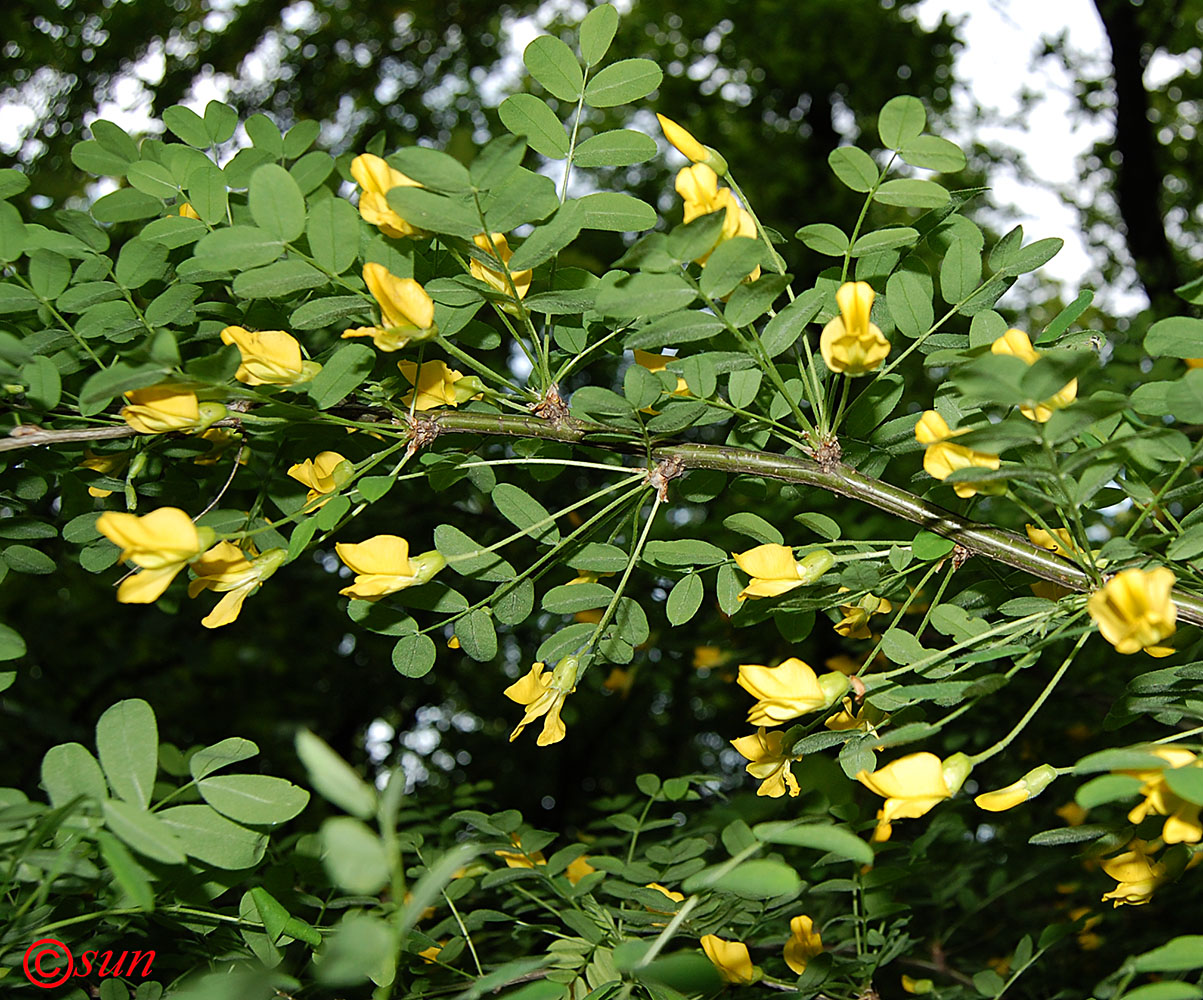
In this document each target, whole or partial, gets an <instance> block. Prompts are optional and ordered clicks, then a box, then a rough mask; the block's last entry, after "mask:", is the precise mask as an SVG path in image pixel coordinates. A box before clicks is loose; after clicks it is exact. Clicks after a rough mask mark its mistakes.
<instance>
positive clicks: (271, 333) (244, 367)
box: [221, 326, 322, 385]
mask: <svg viewBox="0 0 1203 1000" xmlns="http://www.w3.org/2000/svg"><path fill="white" fill-rule="evenodd" d="M221 342H222V343H223V344H236V345H238V351H239V353H240V354H241V355H242V364H240V365H239V366H238V371H236V372H235V373H234V378H236V379H237V380H238V381H239V382H245V383H246V384H247V385H297V384H298V383H300V382H308V381H309V380H310V379H311V378H313V376H314V375H316V374H317V373H318V372H320V371H321V370H322V366H321V365H319V364H318V363H317V362H316V361H305V360H304V359H303V358H302V357H301V345H300V344H299V343H298V342H297V339H296V338H295V337H293V336H292V335H291V334H287V333H285V332H284V331H283V330H259V331H257V332H251V331H250V330H247V329H244V328H243V327H241V326H227V327H226V328H225V329H224V330H222V331H221Z"/></svg>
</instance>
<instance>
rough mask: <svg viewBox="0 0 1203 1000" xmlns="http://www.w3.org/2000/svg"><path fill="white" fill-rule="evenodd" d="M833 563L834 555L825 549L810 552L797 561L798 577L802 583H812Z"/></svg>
mask: <svg viewBox="0 0 1203 1000" xmlns="http://www.w3.org/2000/svg"><path fill="white" fill-rule="evenodd" d="M834 565H835V556H833V555H832V554H831V553H830V552H828V551H827V550H826V549H819V550H818V551H816V552H811V553H809V554H808V555H806V556H804V557H803V558H802V559H800V560H799V561H798V579H799V580H801V581H802V582H803V583H814V582H815V581H816V580H817V579H818V578H819V577H821V576H822V575H823V574H824V573H826V572H827V571H828V570H829V569H831V567H832V566H834Z"/></svg>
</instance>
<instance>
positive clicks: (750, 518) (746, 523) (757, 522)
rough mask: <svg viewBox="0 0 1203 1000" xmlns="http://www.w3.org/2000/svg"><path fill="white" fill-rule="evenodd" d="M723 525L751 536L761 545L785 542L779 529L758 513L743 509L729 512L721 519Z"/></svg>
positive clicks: (730, 529)
mask: <svg viewBox="0 0 1203 1000" xmlns="http://www.w3.org/2000/svg"><path fill="white" fill-rule="evenodd" d="M723 527H724V528H726V529H727V530H728V531H734V532H737V533H738V534H741V535H746V536H747V537H749V538H753V539H755V540H756V541H758V542H760V543H761V544H762V545H784V544H785V537H784V536H783V535H782V534H781V532H780V531H778V530H777V529H776V528H775V527H773V525H771V524H769V522H768V521H766V520H765V519H764V518H763V517H761V516H760V515H759V514H753V513H752V512H751V511H746V510H745V511H740V512H739V513H737V514H731V515H730V516H729V517H726V518H724V519H723Z"/></svg>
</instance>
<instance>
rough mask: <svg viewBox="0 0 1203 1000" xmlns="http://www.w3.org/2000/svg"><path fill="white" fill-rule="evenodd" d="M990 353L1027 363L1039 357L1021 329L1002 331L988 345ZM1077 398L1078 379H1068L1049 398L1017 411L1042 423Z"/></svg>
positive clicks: (1033, 361) (1038, 353)
mask: <svg viewBox="0 0 1203 1000" xmlns="http://www.w3.org/2000/svg"><path fill="white" fill-rule="evenodd" d="M990 353H991V354H1009V355H1010V356H1011V357H1013V358H1019V359H1020V360H1021V361H1026V362H1027V363H1028V364H1029V365H1031V364H1035V363H1036V359H1037V358H1039V357H1040V352H1039V351H1037V350H1036V349H1035V348H1034V347H1033V346H1032V342H1031V340H1030V339H1028V335H1027V334H1026V333H1024V332H1023V331H1022V330H1016V329H1010V330H1008V331H1007V332H1006V333H1004V334H1003V335H1002V336H1001V337H999V338H998V340H996V341H994V343H993V344H991V345H990ZM1077 398H1078V380H1077V379H1076V378H1074V379H1070V380H1069V381H1068V382H1066V383H1065V385H1064V386H1062V388H1060V389H1059V390H1057V393H1056V394H1055V395H1054V396H1052V397H1051V398H1050V399H1046V400H1044V401H1043V402H1040V403H1037V404H1036V405H1035V406H1034V407H1032V406H1021V407H1020V408H1019V412H1020V413H1022V414H1023V415H1024V416H1025V417H1027V418H1028V419H1029V420H1034V421H1036V423H1038V424H1043V423H1044V422H1045V421H1047V420H1048V418H1049V417H1051V416H1052V415H1053V411H1054V410H1060V409H1063V408H1064V407H1066V406H1069V404H1070V403H1072V402H1073V401H1074V400H1075V399H1077Z"/></svg>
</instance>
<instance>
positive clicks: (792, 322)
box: [760, 288, 823, 358]
mask: <svg viewBox="0 0 1203 1000" xmlns="http://www.w3.org/2000/svg"><path fill="white" fill-rule="evenodd" d="M822 307H823V292H822V290H820V289H818V288H810V289H807V290H806V291H805V292H803V293H802V294H801V295H799V296H798V297H797V298H796V299H794V301H793V302H791V303H790V304H789V305H787V306H786V307H785V308H784V309H782V310H780V311H779V312H778V313H777V315H776V316H774V317H773V318H772V319H771V320H769V321H768V323H767V324H766V325H765V328H764V330H763V331H762V332H761V334H760V342H761V344H762V345H763V346H764V349H765V352H766V353H767V354H768V356H769V357H770V358H775V357H777V355H779V354H783V353H784V352H785V351H788V350H789V349H790V348H791V347H793V346H794V344H795V343H797V341H798V337H799V336H800V335H801V333H802V331H803V330H804V329H805V328H806V324H807V323H809V322H810V321H811V320H813V319H814V318H815V316H817V315H818V313H819V310H820V309H821V308H822Z"/></svg>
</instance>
